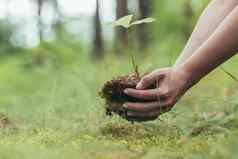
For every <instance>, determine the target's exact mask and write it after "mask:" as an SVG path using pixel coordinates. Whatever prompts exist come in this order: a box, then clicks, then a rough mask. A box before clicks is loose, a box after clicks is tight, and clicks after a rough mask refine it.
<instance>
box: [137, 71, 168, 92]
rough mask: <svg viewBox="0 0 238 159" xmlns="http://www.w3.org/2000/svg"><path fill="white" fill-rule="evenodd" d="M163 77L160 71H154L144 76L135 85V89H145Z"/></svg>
mask: <svg viewBox="0 0 238 159" xmlns="http://www.w3.org/2000/svg"><path fill="white" fill-rule="evenodd" d="M163 77H164V74H163V72H162V71H158V70H157V71H154V72H152V73H150V74H148V75H146V76H144V77H143V78H142V79H141V81H140V82H139V83H138V84H137V86H136V89H146V88H148V87H149V86H151V85H152V84H154V83H155V82H156V81H159V80H161V79H162V78H163Z"/></svg>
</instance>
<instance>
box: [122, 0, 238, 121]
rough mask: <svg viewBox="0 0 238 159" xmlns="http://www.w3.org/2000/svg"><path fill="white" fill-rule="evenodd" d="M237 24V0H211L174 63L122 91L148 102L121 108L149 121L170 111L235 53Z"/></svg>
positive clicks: (237, 36) (237, 41) (128, 104)
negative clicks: (191, 89) (153, 87)
mask: <svg viewBox="0 0 238 159" xmlns="http://www.w3.org/2000/svg"><path fill="white" fill-rule="evenodd" d="M237 24H238V1H237V0H226V3H225V0H213V1H212V2H211V3H210V5H209V6H208V7H207V9H206V10H205V11H204V13H203V14H202V16H201V18H200V20H199V21H198V24H197V26H196V27H195V30H194V32H193V34H192V35H191V38H190V39H189V41H188V43H187V45H186V47H185V49H184V50H183V52H182V54H181V55H180V57H179V58H178V60H177V62H176V63H175V65H174V66H173V67H171V68H164V69H158V70H155V71H153V72H152V73H150V74H149V75H146V76H145V77H144V78H143V79H142V80H141V81H140V82H139V84H138V85H137V89H126V90H125V93H126V94H128V95H130V96H133V97H136V98H139V99H144V100H147V101H148V102H146V103H125V104H124V107H125V108H127V109H128V110H129V111H128V114H127V116H128V117H130V118H135V119H143V118H145V119H146V118H149V117H151V120H153V119H156V117H158V116H159V115H160V114H162V113H164V112H167V111H169V110H171V108H172V107H173V106H174V105H175V104H176V103H177V102H178V101H179V99H180V98H181V97H182V96H183V95H184V94H185V93H186V92H187V91H188V90H189V89H190V88H191V87H192V86H194V85H195V84H196V83H198V82H199V81H200V80H201V79H202V78H203V77H205V76H206V75H207V74H209V73H210V72H211V71H213V70H214V69H215V68H216V67H218V66H219V65H220V64H222V63H223V62H225V61H226V60H228V59H229V58H231V57H232V56H233V55H235V54H236V52H237V51H238V45H237V44H238V32H237ZM204 30H207V31H205V32H204ZM154 83H157V84H158V87H157V88H156V89H150V90H149V89H146V88H148V87H149V86H150V85H152V84H154Z"/></svg>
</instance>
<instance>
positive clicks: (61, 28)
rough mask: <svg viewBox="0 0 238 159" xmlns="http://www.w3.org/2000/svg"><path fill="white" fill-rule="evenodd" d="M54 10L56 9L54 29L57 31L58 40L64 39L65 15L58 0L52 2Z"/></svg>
mask: <svg viewBox="0 0 238 159" xmlns="http://www.w3.org/2000/svg"><path fill="white" fill-rule="evenodd" d="M51 3H52V6H53V9H54V14H55V15H54V22H53V27H54V29H55V32H56V35H58V38H60V39H62V38H63V32H64V26H63V21H62V19H63V13H62V11H61V8H60V5H59V2H58V0H51Z"/></svg>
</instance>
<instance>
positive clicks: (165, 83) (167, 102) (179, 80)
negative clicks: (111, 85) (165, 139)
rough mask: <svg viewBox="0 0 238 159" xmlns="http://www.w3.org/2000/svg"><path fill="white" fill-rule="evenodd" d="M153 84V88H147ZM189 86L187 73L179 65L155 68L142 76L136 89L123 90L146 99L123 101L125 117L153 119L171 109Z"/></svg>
mask: <svg viewBox="0 0 238 159" xmlns="http://www.w3.org/2000/svg"><path fill="white" fill-rule="evenodd" d="M155 84H156V85H157V87H156V88H155V89H147V88H149V87H150V86H151V85H155ZM191 86H192V85H191V83H190V82H189V75H188V73H187V72H186V71H184V70H182V69H181V68H180V67H175V68H166V69H159V70H155V71H153V72H152V73H150V74H148V75H146V76H144V77H143V78H142V80H141V81H140V82H139V83H138V85H137V87H136V89H126V90H125V93H126V94H127V95H129V96H132V97H135V98H138V99H143V100H146V101H148V102H145V103H125V104H124V107H125V108H126V109H127V110H128V112H127V118H128V119H131V120H133V119H135V121H143V120H144V121H147V120H155V119H156V118H158V116H159V115H161V114H163V113H165V112H167V111H169V110H171V109H172V107H173V106H174V105H175V104H176V103H177V101H178V100H179V99H180V98H181V97H182V96H183V95H184V94H185V92H186V91H187V90H188V89H189V88H190V87H191Z"/></svg>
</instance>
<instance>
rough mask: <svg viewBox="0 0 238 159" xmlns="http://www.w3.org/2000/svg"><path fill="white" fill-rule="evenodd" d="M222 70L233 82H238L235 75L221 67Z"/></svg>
mask: <svg viewBox="0 0 238 159" xmlns="http://www.w3.org/2000/svg"><path fill="white" fill-rule="evenodd" d="M220 69H221V70H222V71H223V72H224V73H225V74H227V75H228V76H230V77H231V78H232V79H233V80H235V81H236V82H238V78H237V77H235V76H234V75H233V74H231V73H230V72H228V71H227V70H226V69H224V68H223V67H220Z"/></svg>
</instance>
